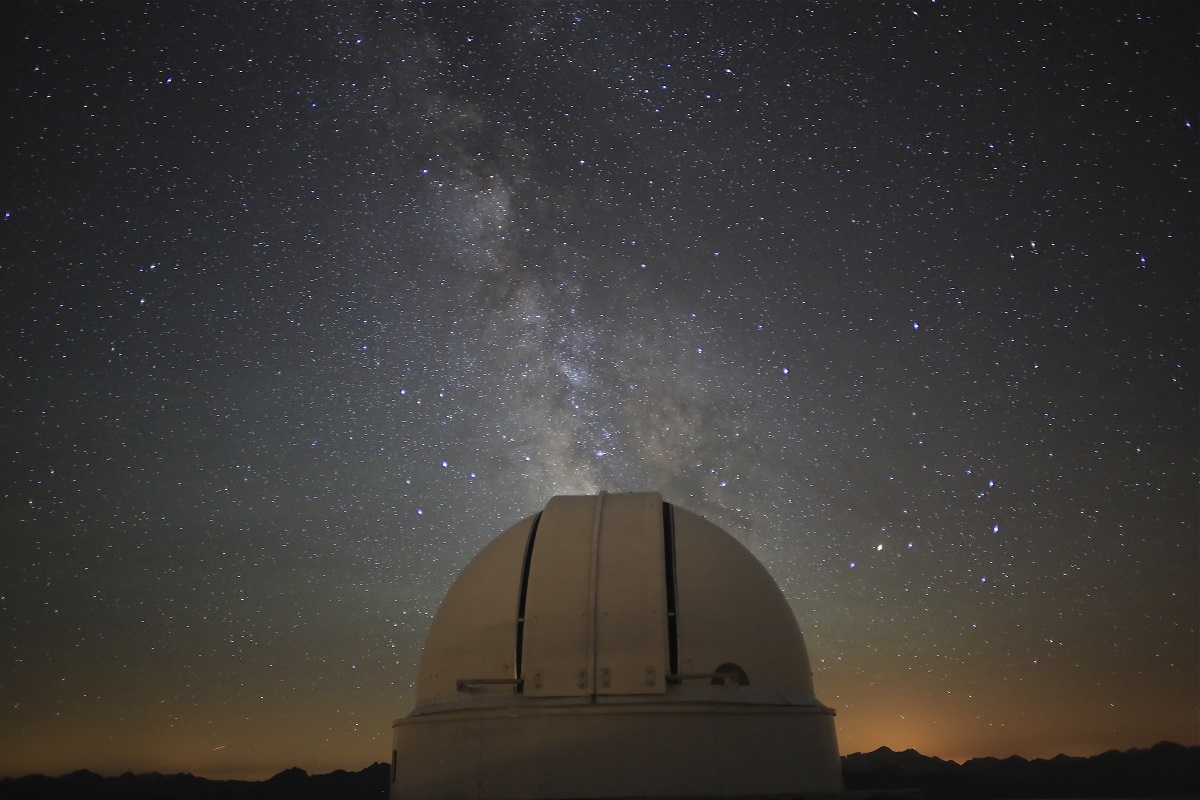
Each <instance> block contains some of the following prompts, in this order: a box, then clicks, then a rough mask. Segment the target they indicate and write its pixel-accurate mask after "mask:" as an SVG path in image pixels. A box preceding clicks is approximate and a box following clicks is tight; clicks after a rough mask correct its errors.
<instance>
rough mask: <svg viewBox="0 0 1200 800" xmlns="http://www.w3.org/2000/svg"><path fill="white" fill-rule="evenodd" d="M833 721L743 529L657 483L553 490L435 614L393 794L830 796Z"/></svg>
mask: <svg viewBox="0 0 1200 800" xmlns="http://www.w3.org/2000/svg"><path fill="white" fill-rule="evenodd" d="M832 716H833V711H832V710H831V709H828V708H826V707H825V706H823V705H822V704H821V703H820V702H818V701H817V699H816V698H815V696H814V694H813V684H812V674H811V671H810V667H809V662H808V656H807V653H806V651H805V647H804V639H803V637H802V635H801V633H800V629H799V627H798V626H797V624H796V619H795V617H794V616H793V614H792V611H791V608H790V607H789V606H788V603H787V600H786V599H785V598H784V596H783V594H782V592H780V590H779V587H778V586H776V584H775V582H774V580H772V578H771V576H770V574H769V573H768V572H767V571H766V569H765V568H764V567H763V566H762V564H760V563H759V561H758V560H757V559H756V558H755V557H754V556H753V555H752V554H751V553H750V552H749V551H748V550H746V548H744V547H743V546H742V545H741V544H740V543H738V541H737V540H736V539H734V538H733V537H732V536H730V535H729V534H728V533H726V532H725V531H723V530H721V529H720V528H718V527H717V526H715V525H713V524H712V523H710V522H708V521H707V520H705V519H703V518H702V517H699V516H697V515H695V514H692V513H690V512H688V511H685V510H683V509H680V508H677V507H675V506H673V505H671V504H669V503H664V502H663V500H662V497H661V496H660V495H658V494H656V493H651V492H647V493H638V494H620V495H610V494H604V493H602V494H600V495H598V496H562V497H555V498H553V499H552V500H551V501H550V502H549V503H548V504H547V505H546V508H545V509H544V510H543V511H542V512H541V513H539V514H536V515H534V516H531V517H528V518H526V519H524V520H522V521H521V522H518V523H517V524H516V525H513V526H512V527H511V528H509V529H508V530H507V531H505V532H504V533H502V534H501V535H500V536H498V537H497V538H496V539H495V540H493V541H492V542H491V543H490V544H488V545H487V546H486V547H485V548H484V549H483V550H482V551H480V553H479V554H478V555H477V556H476V557H475V558H474V559H473V560H472V561H471V562H470V563H469V564H468V565H467V567H466V568H465V569H464V570H463V572H462V574H461V575H460V576H459V577H458V579H457V580H456V581H455V583H454V585H453V586H452V587H451V588H450V591H449V593H448V594H447V595H446V598H445V600H444V601H443V602H442V605H441V607H440V608H439V609H438V613H437V615H436V617H435V618H434V621H433V625H432V627H431V628H430V632H429V636H428V638H427V640H426V645H425V651H424V654H423V656H422V659H421V664H420V669H419V673H418V683H417V701H416V707H415V708H414V709H413V711H412V713H411V714H410V715H409V716H408V717H407V718H405V719H403V720H399V721H398V722H397V723H396V726H395V742H396V751H395V752H394V754H393V757H394V762H393V763H394V764H395V765H396V769H395V770H394V772H393V787H392V794H393V797H394V798H400V797H405V798H412V797H420V798H433V797H448V796H451V795H453V796H461V797H479V798H485V797H487V798H492V797H494V798H497V799H499V798H525V797H528V798H543V797H558V798H571V797H618V796H635V795H636V796H643V797H654V796H675V797H685V796H689V795H693V796H694V795H697V794H705V795H708V796H722V795H724V796H738V795H750V794H765V793H796V792H800V791H836V790H840V788H841V777H840V763H839V761H838V753H837V745H836V740H835V737H834V731H833V723H832ZM652 730H653V731H657V733H656V734H655V736H654V737H652V738H650V739H649V740H647V739H646V738H645V737H646V736H647V735H648V734H647V731H652ZM500 740H503V742H504V743H503V745H500V744H499V742H500ZM488 742H491V743H492V745H493V747H492V748H491V750H489V747H488ZM635 742H636V743H637V744H636V746H635V745H634V743H635ZM689 742H690V744H688V743H689ZM714 747H716V748H718V749H719V751H720V752H719V753H718V752H716V751H714V750H713V748H714ZM681 748H682V749H681ZM634 751H636V757H635V753H634ZM743 751H744V752H743ZM514 752H516V753H519V754H520V755H516V756H514ZM502 754H503V755H502ZM656 754H657V755H656ZM730 758H732V761H729V760H728V759H730ZM631 759H633V761H631ZM641 761H645V762H646V765H647V767H646V769H645V770H638V769H631V768H630V764H632V763H635V762H641ZM529 762H532V763H529ZM718 763H725V764H726V765H727V766H728V767H729V768H731V769H733V770H735V772H734V773H729V774H725V773H722V774H721V775H716V774H715V773H714V770H716V769H718V768H717V767H716V766H715V765H716V764H718ZM614 770H615V772H614ZM531 775H532V776H535V777H530V776H531ZM722 786H725V788H724V789H722V788H721V787H722Z"/></svg>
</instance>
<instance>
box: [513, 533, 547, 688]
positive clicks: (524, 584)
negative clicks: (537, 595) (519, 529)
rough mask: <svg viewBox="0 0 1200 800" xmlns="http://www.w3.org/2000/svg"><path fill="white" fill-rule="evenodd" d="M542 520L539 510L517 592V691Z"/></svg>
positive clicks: (526, 548)
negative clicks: (531, 572)
mask: <svg viewBox="0 0 1200 800" xmlns="http://www.w3.org/2000/svg"><path fill="white" fill-rule="evenodd" d="M541 521H542V512H540V511H539V512H538V513H537V516H535V517H534V518H533V524H532V525H530V526H529V537H528V538H527V539H526V540H525V557H524V558H523V559H522V561H521V585H520V589H519V591H518V592H517V636H516V646H515V650H516V652H515V653H514V657H513V677H514V678H516V679H517V681H518V683H517V685H516V691H518V692H522V691H523V690H524V686H523V685H522V684H521V683H520V680H521V677H522V675H521V672H522V670H523V669H524V668H523V666H522V664H521V659H522V658H523V657H524V648H525V596H526V594H527V593H528V591H529V568H530V566H531V564H532V563H533V541H534V539H535V538H536V537H537V529H538V523H539V522H541Z"/></svg>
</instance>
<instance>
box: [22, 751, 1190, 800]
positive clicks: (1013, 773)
mask: <svg viewBox="0 0 1200 800" xmlns="http://www.w3.org/2000/svg"><path fill="white" fill-rule="evenodd" d="M842 773H843V775H844V776H845V779H846V789H847V791H858V792H869V791H882V790H889V791H895V790H902V789H908V790H915V791H916V792H919V793H921V794H923V795H924V796H925V797H926V798H929V800H941V799H942V798H956V799H957V800H976V798H978V799H979V800H1004V799H1007V798H1023V797H1038V798H1083V797H1088V798H1098V797H1143V798H1144V797H1200V747H1184V746H1183V745H1180V744H1175V743H1174V742H1159V743H1158V744H1156V745H1154V746H1153V747H1151V748H1149V749H1144V750H1142V749H1136V748H1135V749H1132V750H1126V751H1124V752H1121V751H1118V750H1110V751H1108V752H1106V753H1101V754H1099V755H1095V756H1091V757H1090V758H1079V757H1075V756H1066V755H1057V756H1055V757H1054V758H1050V759H1042V758H1037V759H1033V760H1032V761H1030V760H1027V759H1024V758H1021V757H1020V756H1009V757H1008V758H1002V759H1001V758H973V759H971V760H969V761H966V762H964V763H962V764H959V763H957V762H955V761H946V760H944V759H941V758H936V757H934V756H925V755H921V754H920V753H918V752H917V751H916V750H904V751H902V752H896V751H894V750H891V749H889V748H887V747H880V748H879V749H878V750H873V751H871V752H870V753H851V754H850V755H847V756H842ZM388 781H389V768H388V765H386V764H382V763H376V764H372V765H371V766H369V767H367V768H366V769H364V770H361V771H359V772H346V771H345V770H336V771H334V772H330V773H327V774H323V775H309V774H308V773H307V772H305V771H304V770H302V769H300V768H298V767H292V768H291V769H285V770H284V771H283V772H280V773H278V774H277V775H274V776H272V777H270V778H268V779H267V780H265V781H219V780H209V779H208V778H199V777H196V776H195V775H191V774H187V773H184V774H179V775H161V774H159V773H157V772H151V773H145V774H141V775H134V774H133V773H129V772H127V773H125V774H124V775H119V776H117V777H115V778H106V777H104V776H102V775H97V774H96V773H94V772H90V771H88V770H79V771H77V772H72V773H69V774H67V775H63V776H61V777H57V778H52V777H47V776H45V775H27V776H25V777H23V778H5V779H3V780H0V798H3V800H284V799H285V798H286V800H384V799H385V798H386V797H387V791H388ZM894 796H897V795H894Z"/></svg>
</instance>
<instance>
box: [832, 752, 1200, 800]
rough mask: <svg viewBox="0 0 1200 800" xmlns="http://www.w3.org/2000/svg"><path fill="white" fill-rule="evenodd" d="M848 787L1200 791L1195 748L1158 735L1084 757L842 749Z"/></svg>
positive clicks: (982, 794)
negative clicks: (958, 756)
mask: <svg viewBox="0 0 1200 800" xmlns="http://www.w3.org/2000/svg"><path fill="white" fill-rule="evenodd" d="M842 774H843V775H844V776H845V780H846V789H847V790H865V789H920V790H921V791H922V792H924V794H925V796H926V797H927V798H930V800H938V799H939V798H959V800H972V799H973V798H996V799H997V800H999V799H1000V798H1022V797H1041V798H1052V797H1064V798H1065V797H1200V747H1184V746H1183V745H1181V744H1175V743H1174V742H1159V743H1158V744H1156V745H1154V746H1153V747H1151V748H1149V749H1138V748H1134V749H1132V750H1126V751H1124V752H1121V751H1119V750H1109V751H1108V752H1105V753H1101V754H1099V755H1095V756H1090V757H1087V758H1083V757H1076V756H1067V755H1061V754H1060V755H1057V756H1055V757H1054V758H1050V759H1044V758H1036V759H1033V760H1032V761H1030V760H1027V759H1024V758H1021V757H1020V756H1009V757H1008V758H1004V759H999V758H972V759H970V760H969V761H965V762H963V763H962V764H959V763H958V762H955V761H945V760H943V759H940V758H936V757H933V756H924V755H921V754H920V753H918V752H917V751H916V750H905V751H903V752H900V753H897V752H896V751H894V750H891V749H889V748H887V747H881V748H879V749H878V750H874V751H872V752H870V753H851V754H850V755H848V756H842Z"/></svg>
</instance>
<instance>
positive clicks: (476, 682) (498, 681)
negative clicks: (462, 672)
mask: <svg viewBox="0 0 1200 800" xmlns="http://www.w3.org/2000/svg"><path fill="white" fill-rule="evenodd" d="M523 684H524V681H523V680H521V679H520V678H459V679H458V680H456V681H455V682H454V686H455V688H456V689H457V690H458V691H460V692H464V693H465V692H473V691H475V690H474V689H472V688H471V687H473V686H511V687H513V691H514V692H519V691H521V687H522V685H523Z"/></svg>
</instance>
